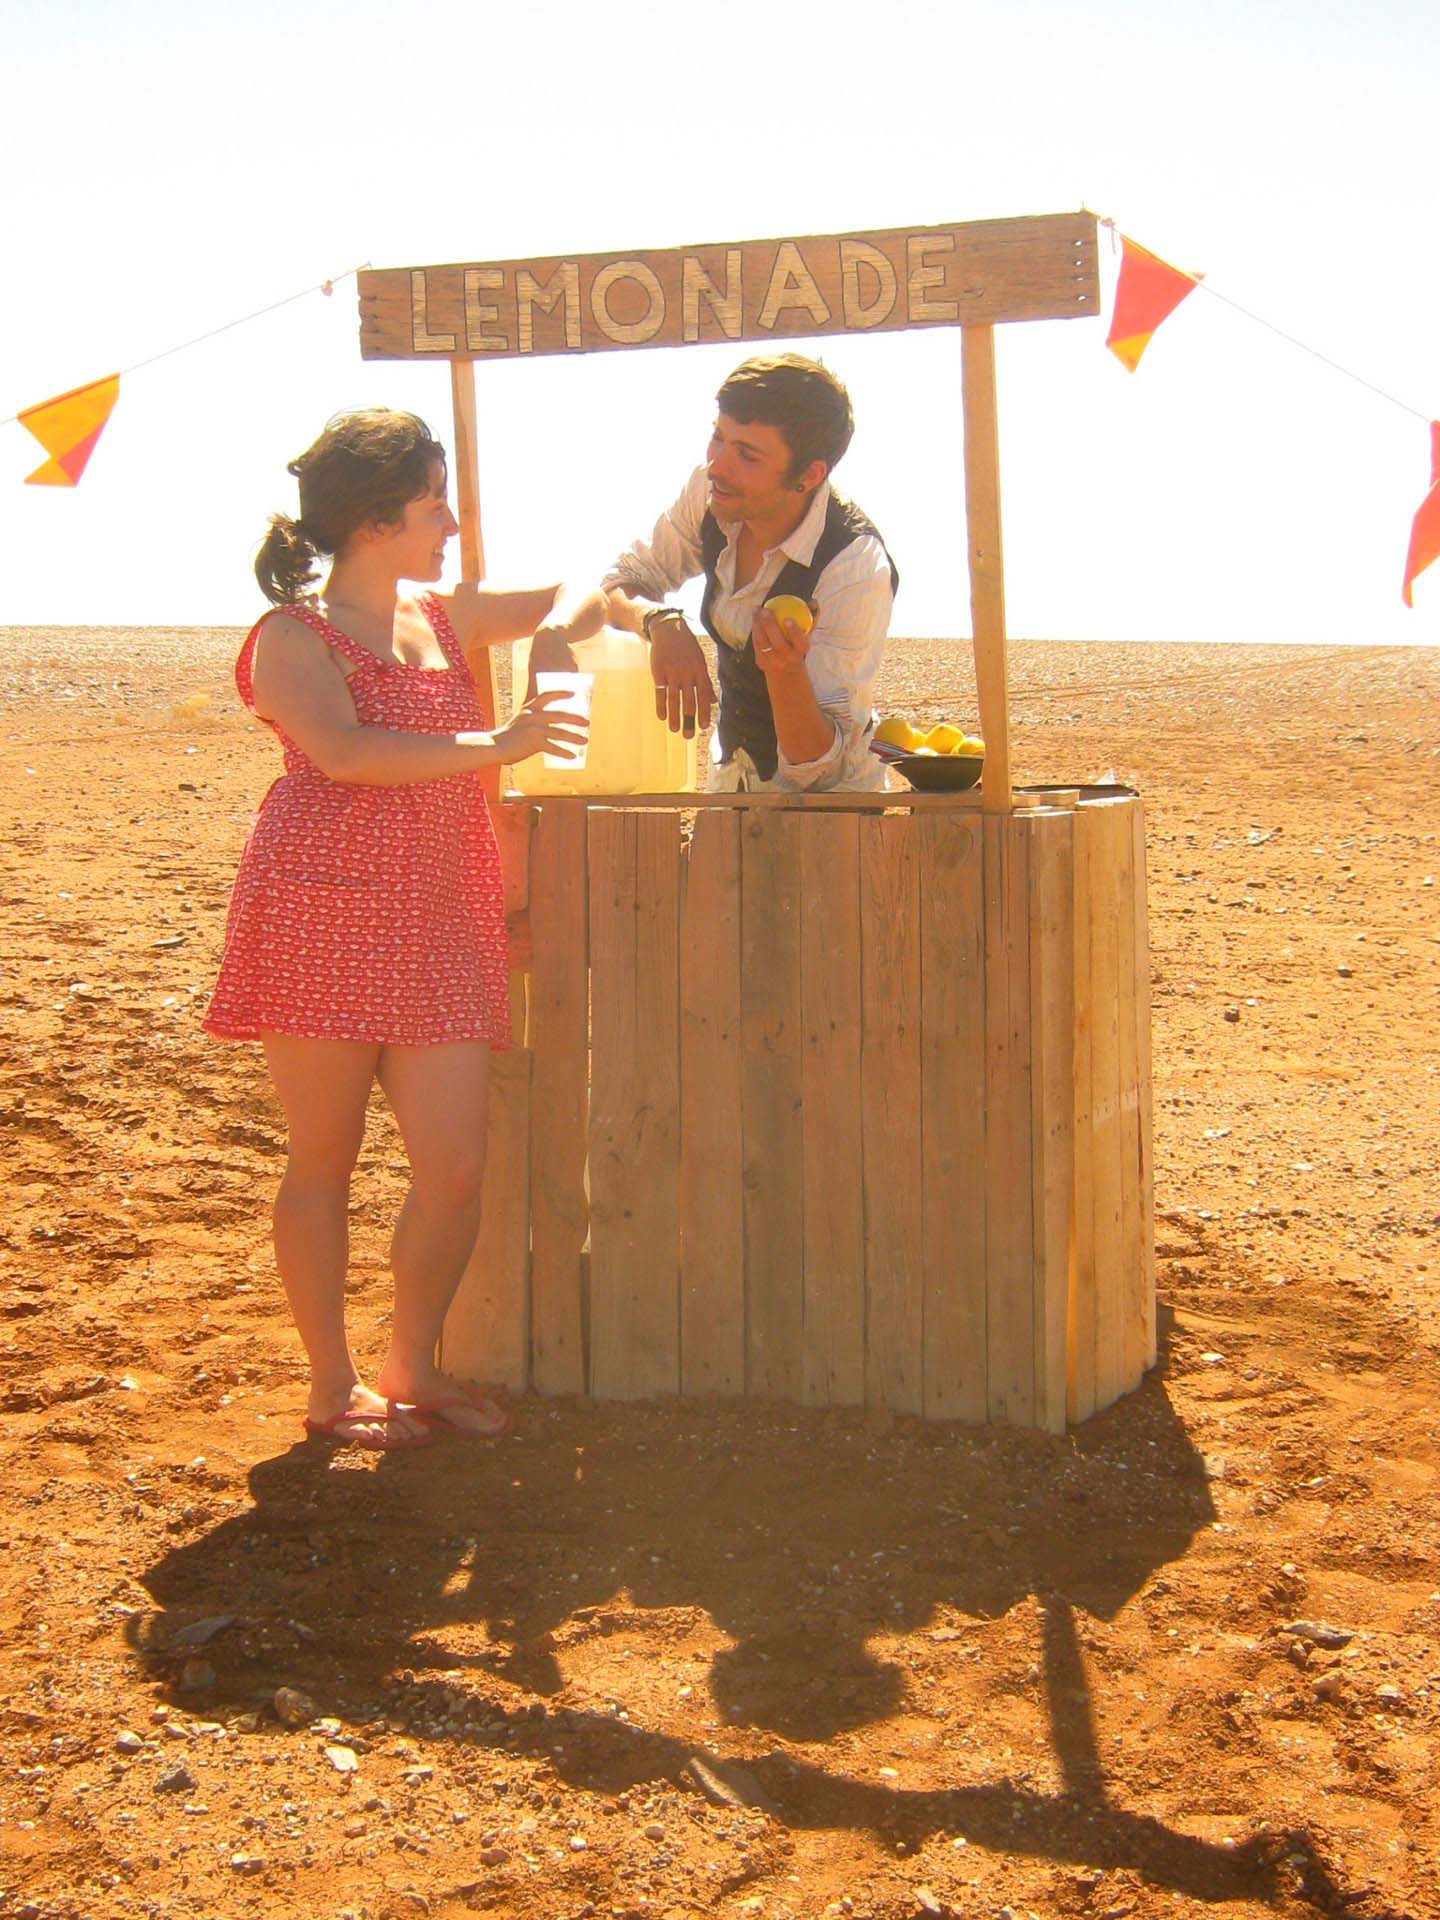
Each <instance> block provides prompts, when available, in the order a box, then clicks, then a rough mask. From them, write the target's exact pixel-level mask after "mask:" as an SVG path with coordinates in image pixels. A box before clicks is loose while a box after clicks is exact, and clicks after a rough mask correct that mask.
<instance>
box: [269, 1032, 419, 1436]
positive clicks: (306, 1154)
mask: <svg viewBox="0 0 1440 1920" xmlns="http://www.w3.org/2000/svg"><path fill="white" fill-rule="evenodd" d="M263 1037H264V1044H265V1060H266V1064H267V1065H268V1067H269V1069H270V1078H271V1080H272V1081H273V1083H274V1086H275V1091H276V1093H277V1094H278V1095H279V1097H280V1104H281V1105H282V1106H283V1108H284V1109H285V1120H286V1125H287V1128H288V1131H289V1141H288V1149H287V1150H288V1158H287V1161H286V1165H285V1176H284V1178H283V1179H282V1180H281V1182H280V1190H279V1192H278V1193H277V1194H276V1196H275V1213H274V1221H275V1263H276V1265H277V1266H278V1268H279V1269H280V1278H281V1280H282V1281H283V1282H284V1286H285V1294H286V1297H287V1299H288V1300H289V1302H290V1311H291V1313H292V1314H293V1316H294V1319H295V1326H296V1328H297V1330H298V1332H299V1334H300V1338H301V1340H302V1341H303V1342H304V1346H305V1351H306V1353H307V1354H308V1355H309V1356H310V1399H309V1404H308V1406H307V1408H306V1415H307V1418H308V1419H310V1420H311V1421H314V1422H316V1423H317V1424H320V1423H324V1422H326V1421H331V1420H334V1419H335V1418H336V1417H337V1416H338V1415H340V1414H342V1413H345V1412H347V1411H350V1412H364V1413H370V1412H373V1413H375V1414H376V1415H377V1416H378V1417H379V1418H378V1421H377V1426H376V1428H375V1429H374V1430H373V1431H372V1430H370V1429H369V1428H362V1427H360V1426H358V1424H355V1425H351V1426H350V1427H348V1428H347V1431H348V1432H349V1433H350V1434H351V1435H352V1437H354V1438H355V1439H357V1440H366V1441H369V1442H370V1443H371V1444H375V1443H377V1442H378V1441H379V1440H381V1439H383V1438H384V1437H385V1432H384V1415H385V1402H384V1400H383V1399H382V1398H381V1397H380V1395H379V1394H376V1393H373V1392H371V1390H370V1389H369V1388H368V1387H366V1386H363V1385H362V1384H361V1381H360V1374H359V1370H358V1369H357V1367H356V1365H355V1361H354V1359H353V1357H352V1355H351V1352H350V1341H349V1337H348V1335H347V1333H346V1331H345V1270H346V1265H347V1261H348V1256H349V1249H350V1176H351V1174H352V1173H353V1172H354V1169H355V1162H356V1159H357V1158H358V1156H359V1153H360V1143H361V1141H362V1140H363V1138H364V1135H365V1109H366V1104H367V1102H368V1100H369V1097H370V1086H371V1083H372V1081H373V1080H374V1078H375V1070H376V1065H377V1063H378V1060H379V1056H380V1049H379V1048H378V1047H372V1046H366V1045H363V1044H361V1043H358V1042H352V1041H348V1040H301V1039H297V1038H295V1037H294V1036H293V1035H290V1034H278V1033H267V1034H265V1035H264V1036H263ZM423 1431H424V1428H423V1426H422V1425H421V1423H420V1422H418V1421H416V1420H412V1419H409V1418H406V1417H403V1416H401V1417H397V1419H396V1420H395V1421H393V1422H392V1423H391V1424H390V1433H391V1436H392V1437H393V1438H396V1439H406V1438H415V1437H417V1436H419V1435H420V1434H421V1433H423Z"/></svg>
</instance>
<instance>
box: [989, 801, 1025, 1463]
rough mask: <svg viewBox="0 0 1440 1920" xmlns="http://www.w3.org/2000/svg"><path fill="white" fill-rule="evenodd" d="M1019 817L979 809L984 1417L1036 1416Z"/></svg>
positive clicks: (1020, 1421) (1021, 1419)
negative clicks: (981, 864) (982, 938)
mask: <svg viewBox="0 0 1440 1920" xmlns="http://www.w3.org/2000/svg"><path fill="white" fill-rule="evenodd" d="M1020 828H1021V823H1020V822H1019V821H1018V820H1016V819H1014V818H1013V817H1012V816H1010V815H1008V814H986V816H985V820H984V835H985V1263H986V1314H985V1323H986V1397H987V1406H988V1417H989V1418H990V1419H991V1420H992V1421H996V1422H1003V1423H1005V1424H1007V1425H1010V1426H1022V1427H1028V1426H1031V1425H1033V1424H1034V1415H1035V1326H1034V1309H1033V1296H1034V1283H1033V1272H1034V1238H1033V1232H1032V1198H1031V1171H1032V1170H1031V1136H1030V1123H1031V1116H1030V1073H1031V1061H1030V878H1029V845H1028V842H1027V841H1026V839H1025V837H1024V835H1023V833H1022V832H1021V830H1020Z"/></svg>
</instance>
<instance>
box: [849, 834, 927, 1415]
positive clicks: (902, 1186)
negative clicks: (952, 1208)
mask: <svg viewBox="0 0 1440 1920" xmlns="http://www.w3.org/2000/svg"><path fill="white" fill-rule="evenodd" d="M860 913H861V935H860V945H861V955H862V958H861V992H862V1011H863V1026H864V1038H863V1077H864V1085H865V1103H864V1144H865V1398H866V1401H867V1403H868V1404H869V1405H871V1406H883V1407H890V1408H893V1409H894V1410H895V1411H896V1412H897V1413H919V1412H920V1410H921V1407H922V1404H923V1392H924V1386H923V1382H924V1365H923V1361H922V1357H921V1356H922V1348H923V1340H924V1325H925V1311H924V1273H923V1261H924V1249H923V1234H922V1226H921V1220H922V1178H921V1145H920V1097H921V1078H920V1060H921V1055H920V860H919V848H918V827H917V823H916V822H915V821H914V820H911V819H907V818H906V817H905V816H904V815H903V814H892V815H886V816H884V817H883V818H881V819H878V820H866V821H863V822H862V823H861V833H860Z"/></svg>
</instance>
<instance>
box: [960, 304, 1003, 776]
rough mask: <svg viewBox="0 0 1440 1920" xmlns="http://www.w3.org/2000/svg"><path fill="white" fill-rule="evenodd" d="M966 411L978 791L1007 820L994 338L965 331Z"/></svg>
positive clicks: (988, 332) (983, 331)
mask: <svg viewBox="0 0 1440 1920" xmlns="http://www.w3.org/2000/svg"><path fill="white" fill-rule="evenodd" d="M960 360H961V386H962V389H963V396H964V406H965V520H966V527H967V532H968V539H969V554H970V621H971V632H972V633H973V634H974V636H975V690H976V695H977V697H978V699H979V703H980V732H981V734H982V735H983V737H984V740H985V765H984V769H983V771H982V773H981V776H980V791H981V797H982V801H983V804H984V807H985V811H986V812H987V813H1008V812H1009V810H1010V805H1011V793H1010V695H1009V662H1008V659H1007V650H1006V638H1005V554H1004V543H1003V541H1002V538H1001V531H1000V426H999V419H998V412H997V406H998V403H997V400H996V394H995V335H994V331H993V329H992V328H990V327H988V326H967V327H965V328H964V329H963V330H962V332H961V335H960Z"/></svg>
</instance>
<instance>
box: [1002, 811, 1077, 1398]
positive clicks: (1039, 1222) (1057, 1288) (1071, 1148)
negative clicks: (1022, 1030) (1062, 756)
mask: <svg viewBox="0 0 1440 1920" xmlns="http://www.w3.org/2000/svg"><path fill="white" fill-rule="evenodd" d="M1016 824H1017V827H1018V831H1019V832H1020V834H1021V836H1022V837H1023V838H1024V839H1025V840H1027V841H1028V842H1029V867H1030V1053H1031V1074H1030V1153H1031V1211H1032V1228H1031V1230H1032V1235H1033V1239H1034V1335H1033V1338H1034V1346H1035V1410H1034V1419H1035V1425H1036V1426H1037V1427H1042V1428H1044V1429H1045V1431H1047V1432H1049V1433H1063V1432H1064V1431H1065V1407H1066V1365H1067V1354H1066V1340H1067V1320H1068V1315H1069V1307H1070V1266H1071V1257H1072V1225H1073V1209H1074V1198H1075V952H1074V943H1075V894H1074V839H1075V833H1074V815H1073V814H1071V813H1068V812H1055V813H1048V814H1047V813H1037V814H1032V815H1030V816H1029V817H1028V818H1026V819H1022V820H1020V821H1018V822H1017V823H1016Z"/></svg>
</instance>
